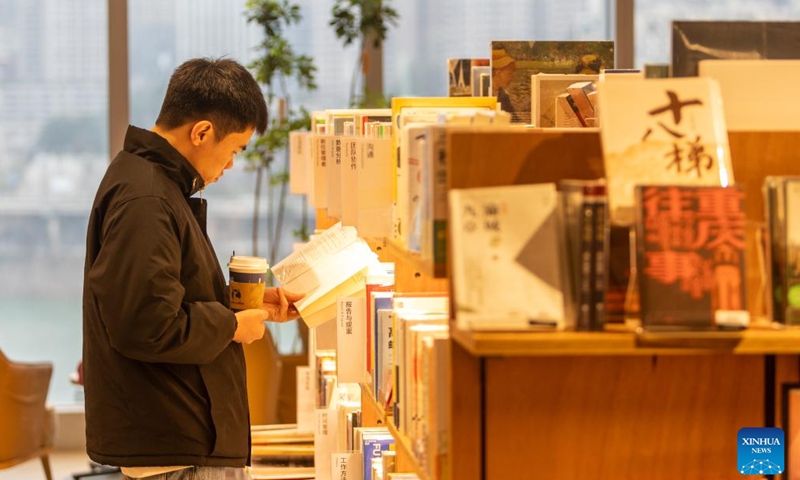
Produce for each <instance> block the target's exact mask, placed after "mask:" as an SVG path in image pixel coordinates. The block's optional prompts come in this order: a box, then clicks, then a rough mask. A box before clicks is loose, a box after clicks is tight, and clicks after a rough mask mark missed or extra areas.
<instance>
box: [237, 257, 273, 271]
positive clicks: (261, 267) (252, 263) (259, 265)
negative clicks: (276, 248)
mask: <svg viewBox="0 0 800 480" xmlns="http://www.w3.org/2000/svg"><path fill="white" fill-rule="evenodd" d="M228 268H229V269H230V270H234V271H236V272H241V273H265V272H266V271H267V270H268V269H269V264H268V263H267V259H266V258H264V257H246V256H233V257H231V261H230V262H229V263H228Z"/></svg>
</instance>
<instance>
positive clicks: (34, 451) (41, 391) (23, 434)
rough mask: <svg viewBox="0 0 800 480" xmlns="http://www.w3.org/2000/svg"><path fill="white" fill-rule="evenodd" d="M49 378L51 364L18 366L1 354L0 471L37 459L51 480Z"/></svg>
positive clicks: (52, 431) (52, 421)
mask: <svg viewBox="0 0 800 480" xmlns="http://www.w3.org/2000/svg"><path fill="white" fill-rule="evenodd" d="M52 374H53V365H52V363H17V362H13V361H11V360H9V359H8V358H6V356H5V355H4V354H3V352H2V351H0V469H5V468H9V467H13V466H14V465H17V464H19V463H22V462H26V461H28V460H32V459H34V458H36V457H38V458H40V459H41V461H42V467H44V474H45V476H46V477H47V480H52V479H53V475H52V473H51V471H50V459H49V457H48V454H49V453H50V449H51V447H52V446H53V439H54V436H55V415H54V413H53V410H52V409H48V408H47V407H46V406H45V401H46V399H47V390H48V388H49V387H50V377H51V375H52Z"/></svg>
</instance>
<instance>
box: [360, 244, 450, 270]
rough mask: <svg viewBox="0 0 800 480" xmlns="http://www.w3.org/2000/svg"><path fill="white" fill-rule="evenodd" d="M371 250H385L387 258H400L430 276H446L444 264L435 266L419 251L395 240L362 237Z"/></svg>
mask: <svg viewBox="0 0 800 480" xmlns="http://www.w3.org/2000/svg"><path fill="white" fill-rule="evenodd" d="M364 240H365V241H366V242H367V244H368V245H369V246H370V248H371V249H372V250H373V251H378V252H380V250H385V251H386V253H387V256H388V257H389V258H393V259H397V260H402V261H403V262H405V263H406V264H408V265H410V266H411V268H413V269H414V270H416V271H418V272H420V273H422V274H424V275H426V276H428V277H431V278H447V272H446V270H445V268H444V266H441V265H440V266H439V268H436V266H435V265H434V264H433V263H432V262H426V261H423V260H422V256H421V255H420V254H419V253H415V252H410V251H408V250H407V249H406V248H404V247H402V246H401V245H399V244H398V243H397V242H395V241H394V240H392V239H390V238H374V237H369V238H365V239H364Z"/></svg>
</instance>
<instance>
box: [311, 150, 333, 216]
mask: <svg viewBox="0 0 800 480" xmlns="http://www.w3.org/2000/svg"><path fill="white" fill-rule="evenodd" d="M331 138H332V136H331V135H314V152H315V157H314V194H313V195H312V196H311V198H310V199H309V203H311V206H312V207H314V208H328V164H329V163H330V143H331V142H330V139H331ZM312 200H313V202H312Z"/></svg>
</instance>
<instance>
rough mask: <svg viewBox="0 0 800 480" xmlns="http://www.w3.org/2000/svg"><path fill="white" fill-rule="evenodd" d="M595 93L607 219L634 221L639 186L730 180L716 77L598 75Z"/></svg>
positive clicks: (724, 182)
mask: <svg viewBox="0 0 800 480" xmlns="http://www.w3.org/2000/svg"><path fill="white" fill-rule="evenodd" d="M598 97H599V110H600V123H601V125H603V128H601V129H600V137H601V140H602V144H603V161H604V164H605V173H606V178H607V181H608V204H609V209H610V211H609V213H610V215H611V217H610V218H611V221H612V222H613V223H615V224H618V225H632V224H633V221H634V218H635V214H634V209H633V206H634V187H635V186H636V185H637V184H643V185H697V186H722V187H726V186H730V185H733V184H734V178H733V167H732V164H731V158H730V151H729V148H728V133H727V130H726V127H725V115H724V113H723V108H722V100H721V97H720V93H719V86H718V84H717V82H716V81H715V80H712V79H709V78H670V79H643V78H639V77H630V78H624V79H623V78H619V79H615V80H613V81H611V80H610V79H609V80H601V81H600V83H599V86H598Z"/></svg>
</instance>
